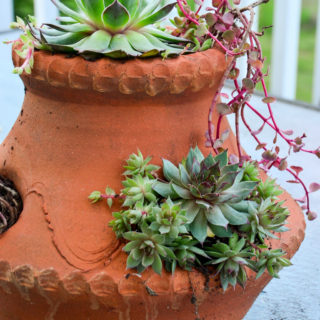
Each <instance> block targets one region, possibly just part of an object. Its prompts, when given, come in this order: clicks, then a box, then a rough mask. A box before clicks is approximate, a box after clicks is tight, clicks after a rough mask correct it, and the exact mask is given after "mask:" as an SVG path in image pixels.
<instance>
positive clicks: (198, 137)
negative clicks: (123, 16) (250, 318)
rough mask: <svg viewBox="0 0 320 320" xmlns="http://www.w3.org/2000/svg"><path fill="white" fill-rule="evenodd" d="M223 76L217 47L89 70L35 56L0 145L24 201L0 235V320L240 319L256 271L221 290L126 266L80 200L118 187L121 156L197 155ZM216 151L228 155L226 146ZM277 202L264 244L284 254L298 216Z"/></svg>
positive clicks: (105, 215) (187, 277)
mask: <svg viewBox="0 0 320 320" xmlns="http://www.w3.org/2000/svg"><path fill="white" fill-rule="evenodd" d="M13 60H14V64H15V65H20V64H21V61H19V57H18V56H17V55H15V54H14V56H13ZM226 68H227V61H226V59H225V55H224V53H223V52H221V51H219V50H217V49H211V50H208V51H205V52H199V53H195V54H192V55H185V56H180V57H179V58H172V59H166V60H162V59H161V58H150V59H145V60H142V59H140V60H139V59H130V60H125V61H118V60H110V59H100V60H97V61H95V62H89V61H85V60H84V59H82V58H80V57H73V58H67V57H65V55H61V54H56V55H51V54H50V53H47V52H44V51H42V52H36V53H35V66H34V69H33V72H32V75H26V74H23V75H22V80H23V82H24V85H25V88H26V95H25V100H24V104H23V107H22V110H21V113H20V116H19V117H18V119H17V121H16V123H15V125H14V127H13V129H12V130H11V132H10V134H9V135H8V137H7V138H6V140H5V141H4V143H3V144H2V145H1V149H0V164H1V171H0V174H1V175H3V176H5V177H7V178H9V179H10V180H12V181H13V182H14V183H15V185H16V187H17V189H18V190H19V192H20V194H21V197H22V199H23V211H22V213H21V216H20V218H19V220H18V221H17V223H16V224H15V225H14V226H13V227H12V228H10V229H9V230H8V231H7V232H6V233H4V234H3V235H1V236H0V304H1V306H2V308H1V309H0V318H1V320H7V319H8V320H9V319H10V320H28V319H32V320H37V319H78V320H81V319H83V320H84V319H90V320H93V319H108V320H112V319H117V320H129V319H130V320H141V319H146V320H157V319H159V320H162V319H175V320H182V319H183V320H195V319H203V320H213V319H219V320H230V319H242V318H243V317H244V315H245V314H246V313H247V311H248V309H249V308H250V306H251V305H252V303H253V302H254V300H255V298H256V297H257V295H258V294H259V293H260V291H261V290H262V289H263V288H264V286H265V285H266V284H267V283H268V282H269V281H270V277H269V276H268V275H267V274H264V275H263V276H262V277H261V278H259V279H258V280H257V281H255V280H254V275H253V273H250V272H249V281H248V283H247V287H246V288H245V289H242V288H241V287H239V286H237V287H236V289H235V290H233V289H230V288H229V289H228V290H227V291H226V292H225V293H223V291H222V289H221V288H220V285H219V278H218V277H210V278H209V279H207V278H206V276H205V275H203V274H202V273H200V272H199V271H196V270H193V271H191V272H188V271H183V270H180V269H177V270H176V272H175V274H174V275H171V274H169V273H166V272H164V271H163V272H162V275H161V276H159V275H157V274H155V273H154V272H153V271H152V270H147V271H146V272H144V273H143V274H142V275H139V274H137V273H135V271H134V270H126V258H127V254H126V253H125V252H123V251H122V247H123V244H122V243H121V242H120V241H119V240H117V239H116V237H115V234H114V232H113V231H112V229H111V228H109V227H108V221H109V220H110V219H111V218H112V211H111V210H110V209H107V208H106V206H105V204H103V203H100V204H98V205H95V206H92V205H91V204H90V202H89V201H88V199H87V197H88V194H89V193H90V192H91V191H92V190H94V189H96V188H100V189H103V188H104V187H105V185H106V184H108V185H110V186H112V187H113V188H116V189H120V188H121V178H120V177H121V174H122V166H123V164H124V163H123V160H124V159H126V158H127V157H128V155H129V154H130V153H132V152H135V151H136V150H137V148H139V149H140V150H141V151H142V152H143V153H144V154H146V155H152V156H153V160H154V162H155V163H158V164H160V163H161V157H164V158H166V159H170V160H171V161H172V162H174V163H176V162H178V161H179V160H180V159H182V158H183V157H184V156H185V155H186V154H187V152H188V150H189V148H190V147H192V146H195V145H198V146H199V148H200V149H202V150H203V152H204V153H206V154H207V153H208V152H209V150H206V149H205V148H204V143H205V137H204V132H205V131H206V127H207V114H208V108H209V106H210V103H211V100H212V96H213V93H214V92H215V91H216V90H217V88H218V87H219V85H220V81H221V79H222V77H223V74H224V72H225V70H226ZM216 120H217V115H216V114H215V115H214V119H213V122H214V123H215V122H216ZM222 127H223V130H225V129H227V128H228V127H229V124H228V123H227V120H224V121H223V125H222ZM226 143H227V146H228V150H229V152H230V153H236V143H235V139H234V138H233V137H232V138H230V139H229V140H228V141H227V142H226ZM281 197H282V199H286V200H287V202H286V204H287V206H288V208H289V209H290V212H291V216H290V218H289V220H288V221H289V225H288V227H289V228H290V231H289V232H286V233H283V234H281V236H279V240H272V243H271V244H274V245H276V246H277V247H281V248H283V250H285V251H286V252H287V253H288V256H289V257H292V256H293V254H294V253H295V252H296V251H297V250H298V248H299V245H300V243H301V242H302V240H303V238H304V229H305V223H304V217H303V215H302V213H301V211H300V208H299V206H298V205H297V204H296V203H295V201H294V200H293V199H292V198H291V197H290V196H289V195H288V194H287V193H284V194H283V195H282V196H281Z"/></svg>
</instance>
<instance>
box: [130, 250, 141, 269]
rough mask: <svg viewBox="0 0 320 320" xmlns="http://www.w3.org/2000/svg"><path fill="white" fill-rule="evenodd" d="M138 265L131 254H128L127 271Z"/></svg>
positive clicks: (138, 262)
mask: <svg viewBox="0 0 320 320" xmlns="http://www.w3.org/2000/svg"><path fill="white" fill-rule="evenodd" d="M139 264H140V261H139V260H135V259H134V257H133V254H132V252H131V253H130V255H129V256H128V258H127V269H131V268H135V267H136V266H138V265H139Z"/></svg>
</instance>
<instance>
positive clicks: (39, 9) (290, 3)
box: [0, 0, 320, 107]
mask: <svg viewBox="0 0 320 320" xmlns="http://www.w3.org/2000/svg"><path fill="white" fill-rule="evenodd" d="M33 1H34V7H35V16H36V18H37V21H38V22H39V23H42V22H45V21H46V22H48V21H49V22H52V21H53V20H54V19H55V17H56V16H57V14H58V11H57V9H56V8H55V6H54V5H53V4H52V3H51V1H49V0H33ZM150 1H151V0H150ZM205 1H207V0H205ZM251 1H253V0H242V3H243V4H247V3H250V2H251ZM271 1H274V2H275V12H274V24H273V25H274V27H273V40H272V59H271V61H272V65H271V94H272V95H275V96H277V97H280V98H286V99H289V100H295V98H296V84H297V71H298V54H299V35H300V23H301V6H302V0H271ZM209 2H210V1H208V4H209ZM1 5H2V6H1V11H0V31H7V30H8V25H9V23H10V22H11V21H12V19H13V0H1ZM314 66H315V67H314V75H313V79H314V81H313V101H312V102H313V104H314V105H316V106H319V107H320V0H318V19H317V37H316V54H315V61H314Z"/></svg>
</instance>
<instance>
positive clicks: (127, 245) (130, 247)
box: [122, 240, 141, 252]
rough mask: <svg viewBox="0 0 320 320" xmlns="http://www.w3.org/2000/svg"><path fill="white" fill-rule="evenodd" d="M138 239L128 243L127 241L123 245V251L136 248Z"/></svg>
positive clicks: (138, 242)
mask: <svg viewBox="0 0 320 320" xmlns="http://www.w3.org/2000/svg"><path fill="white" fill-rule="evenodd" d="M140 242H141V241H140V240H134V241H131V242H129V243H127V244H126V245H125V246H124V247H123V249H122V250H123V251H125V252H130V251H131V250H133V249H134V248H137V246H138V245H139V244H140Z"/></svg>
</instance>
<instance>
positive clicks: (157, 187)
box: [152, 181, 173, 198]
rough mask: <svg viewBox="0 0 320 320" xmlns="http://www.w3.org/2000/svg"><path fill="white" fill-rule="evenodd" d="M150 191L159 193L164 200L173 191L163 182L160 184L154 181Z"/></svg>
mask: <svg viewBox="0 0 320 320" xmlns="http://www.w3.org/2000/svg"><path fill="white" fill-rule="evenodd" d="M152 189H153V190H154V191H155V192H157V193H159V194H160V195H161V196H162V197H164V198H168V197H170V196H171V195H172V193H173V191H172V189H171V185H170V184H169V183H164V182H160V181H156V182H155V183H154V184H153V186H152Z"/></svg>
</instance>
